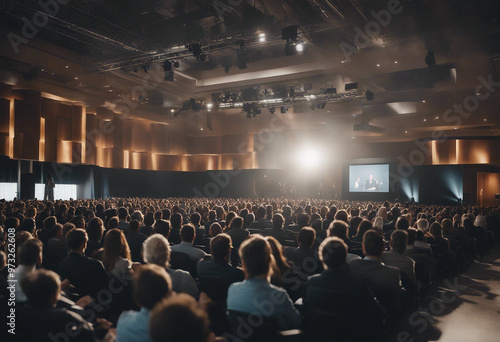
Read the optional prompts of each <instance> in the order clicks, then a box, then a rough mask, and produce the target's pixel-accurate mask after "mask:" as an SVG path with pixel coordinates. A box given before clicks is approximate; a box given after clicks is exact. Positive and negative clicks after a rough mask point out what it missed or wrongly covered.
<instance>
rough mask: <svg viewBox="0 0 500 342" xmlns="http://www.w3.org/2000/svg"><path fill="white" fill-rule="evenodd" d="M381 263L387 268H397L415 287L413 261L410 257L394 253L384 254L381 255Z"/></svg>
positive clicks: (415, 278)
mask: <svg viewBox="0 0 500 342" xmlns="http://www.w3.org/2000/svg"><path fill="white" fill-rule="evenodd" d="M382 262H383V263H384V264H386V265H388V266H393V267H396V268H398V269H399V270H400V271H401V272H403V273H405V274H406V275H407V276H408V278H409V279H410V280H411V281H412V283H413V284H414V285H415V286H416V285H417V277H416V276H415V261H413V260H412V259H411V258H410V257H408V256H406V255H403V254H399V253H398V252H395V251H390V252H386V253H384V254H383V255H382Z"/></svg>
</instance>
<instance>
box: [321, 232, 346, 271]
mask: <svg viewBox="0 0 500 342" xmlns="http://www.w3.org/2000/svg"><path fill="white" fill-rule="evenodd" d="M319 257H320V259H321V261H322V262H323V263H324V264H325V265H326V267H327V268H329V269H335V268H339V267H340V266H342V265H344V264H345V263H346V260H347V245H346V244H345V242H344V240H342V239H340V238H338V237H327V238H326V239H325V240H324V241H323V242H322V243H321V245H320V246H319Z"/></svg>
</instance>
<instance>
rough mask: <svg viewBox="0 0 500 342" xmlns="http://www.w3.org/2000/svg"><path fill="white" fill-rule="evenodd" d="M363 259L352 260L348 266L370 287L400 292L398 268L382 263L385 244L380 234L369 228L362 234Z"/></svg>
mask: <svg viewBox="0 0 500 342" xmlns="http://www.w3.org/2000/svg"><path fill="white" fill-rule="evenodd" d="M362 248H363V253H364V255H365V258H364V259H359V260H353V261H352V262H351V263H350V264H349V267H350V268H351V270H352V271H353V272H354V273H356V274H359V275H361V276H363V277H364V278H366V279H367V280H368V281H369V283H370V285H371V287H372V288H374V287H378V288H382V289H386V290H389V291H393V292H400V291H401V290H402V287H401V279H400V275H399V270H398V269H397V268H395V267H391V266H386V265H384V264H383V263H382V261H381V260H382V254H383V253H384V249H385V245H384V239H383V237H382V235H380V234H379V233H377V231H375V230H373V229H370V230H368V231H367V232H366V233H365V235H364V236H363V243H362Z"/></svg>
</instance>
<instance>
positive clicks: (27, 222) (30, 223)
mask: <svg viewBox="0 0 500 342" xmlns="http://www.w3.org/2000/svg"><path fill="white" fill-rule="evenodd" d="M35 228H36V225H35V220H33V219H32V218H29V217H28V218H25V219H24V221H23V223H21V225H20V226H19V228H18V230H24V231H27V232H29V233H31V234H33V232H34V231H35Z"/></svg>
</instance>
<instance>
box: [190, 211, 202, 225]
mask: <svg viewBox="0 0 500 342" xmlns="http://www.w3.org/2000/svg"><path fill="white" fill-rule="evenodd" d="M200 221H201V215H200V214H199V213H193V214H192V215H191V223H192V224H194V225H197V224H200Z"/></svg>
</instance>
